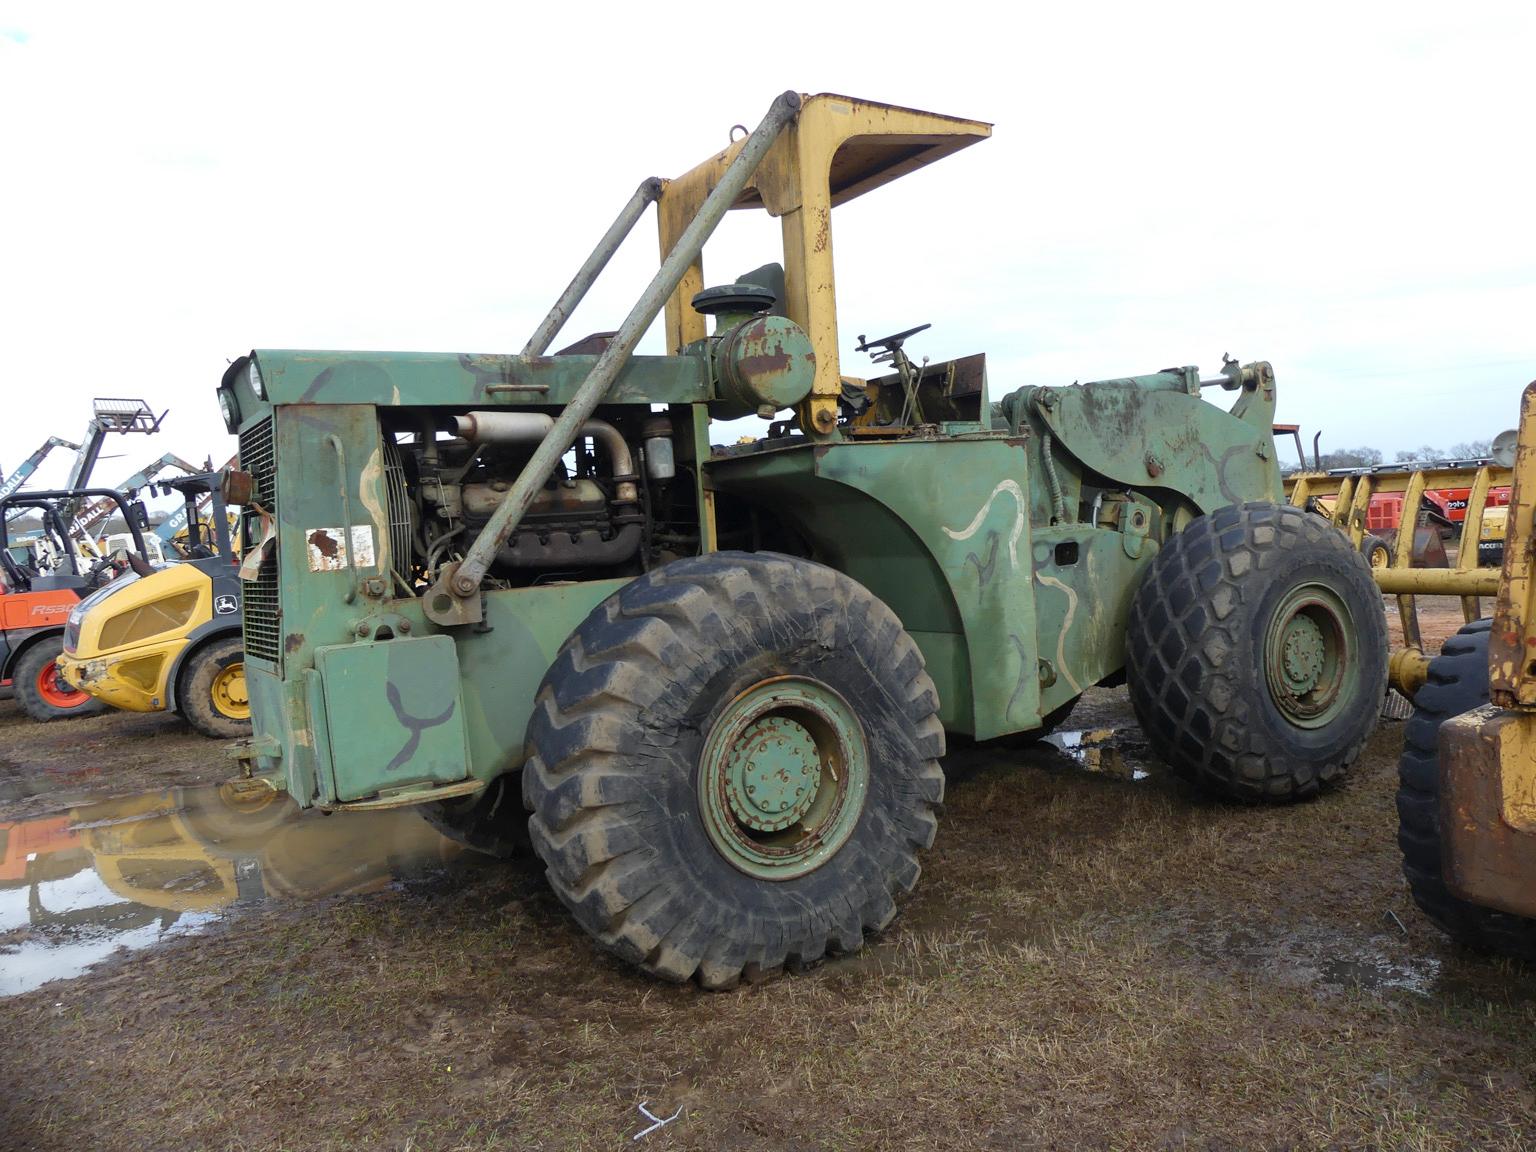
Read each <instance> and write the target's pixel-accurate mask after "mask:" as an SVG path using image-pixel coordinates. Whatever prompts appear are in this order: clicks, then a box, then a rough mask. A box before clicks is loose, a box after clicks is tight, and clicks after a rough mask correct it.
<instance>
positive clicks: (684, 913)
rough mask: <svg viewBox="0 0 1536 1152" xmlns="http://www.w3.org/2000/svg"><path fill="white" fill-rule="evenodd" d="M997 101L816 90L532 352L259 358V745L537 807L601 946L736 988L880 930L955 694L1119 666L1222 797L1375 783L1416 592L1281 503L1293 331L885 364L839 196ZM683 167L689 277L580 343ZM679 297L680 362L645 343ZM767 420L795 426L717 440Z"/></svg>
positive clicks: (1025, 707) (665, 261)
mask: <svg viewBox="0 0 1536 1152" xmlns="http://www.w3.org/2000/svg"><path fill="white" fill-rule="evenodd" d="M988 135H990V127H989V125H987V124H984V123H980V122H977V121H972V120H963V119H957V118H954V117H949V116H941V115H934V114H930V113H926V112H918V111H914V110H910V109H905V108H897V107H891V106H887V105H882V104H876V103H871V102H868V101H863V100H854V99H849V98H846V97H842V96H835V95H817V96H807V97H802V96H799V95H797V94H795V93H792V92H791V93H785V94H784V95H782V96H780V97H779V98H778V99H777V100H776V101H775V102H774V104H773V106H772V107H771V109H770V110H769V112H768V114H767V115H766V117H765V118H764V119H763V120H762V122H761V123H760V124H759V125H758V127H757V128H756V129H755V130H754V131H752V132H750V133H746V134H743V135H742V136H741V138H739V139H737V140H735V141H734V142H733V143H732V144H731V145H730V147H728V148H727V149H725V150H724V151H723V152H721V153H719V154H718V155H716V156H713V157H711V158H710V159H709V160H707V161H705V162H704V163H703V164H701V165H699V166H698V167H696V168H694V169H693V170H691V171H689V172H687V173H686V174H684V175H682V176H681V177H678V178H677V179H673V180H659V179H652V180H647V181H645V182H643V183H642V184H641V185H640V186H639V188H638V189H637V190H636V192H635V194H634V196H633V197H632V198H631V200H630V201H629V202H628V204H627V205H626V206H625V208H624V210H623V212H622V213H621V214H620V216H619V217H618V219H617V220H616V221H615V222H614V224H613V226H612V227H611V228H610V229H609V231H608V233H607V234H606V235H605V236H604V237H603V239H602V241H601V243H600V244H599V245H598V247H597V248H596V249H595V250H594V252H593V253H592V255H591V256H590V257H589V259H588V260H587V262H586V264H585V265H584V266H583V267H582V268H581V270H580V271H579V272H578V274H577V275H576V277H575V279H574V280H573V281H572V282H571V284H570V285H569V287H568V288H567V289H566V290H565V292H564V293H563V294H562V295H561V296H560V298H559V300H558V301H557V302H556V303H555V305H554V307H553V308H552V309H551V311H550V313H549V315H548V317H547V318H546V319H545V321H544V322H543V323H542V324H541V325H540V326H539V328H538V330H537V332H536V333H535V334H534V335H533V337H532V338H531V339H530V340H529V341H528V343H527V345H526V346H525V347H524V348H523V349H522V351H521V352H520V353H517V354H491V355H486V354H462V355H460V354H439V353H357V352H314V351H275V350H274V351H268V350H259V351H256V352H252V353H251V354H250V355H248V356H243V357H241V358H240V359H238V360H237V361H235V362H234V363H233V364H232V365H231V367H230V369H229V371H228V372H227V373H226V374H225V375H224V378H223V380H222V382H221V384H220V386H219V400H220V403H221V405H222V407H223V409H224V413H225V418H226V420H227V422H228V424H229V427H230V429H231V431H236V432H238V434H239V438H240V469H241V471H239V472H233V473H230V474H229V475H228V477H227V481H226V483H227V487H228V488H229V490H228V491H226V493H225V499H226V501H227V502H228V503H230V504H238V505H240V506H242V507H244V508H245V509H246V511H245V514H244V519H243V528H242V531H243V533H244V542H245V550H244V558H243V563H242V576H243V577H244V578H245V580H246V584H245V595H244V597H243V608H242V611H243V623H244V640H245V659H246V664H245V670H246V678H247V682H248V686H249V693H250V701H251V713H252V720H253V723H254V729H255V734H254V736H253V738H252V740H251V742H250V744H249V745H248V746H247V747H246V748H245V750H244V753H243V756H244V760H243V763H244V768H245V772H246V774H247V775H248V776H251V777H253V778H259V779H263V780H266V781H268V782H269V783H270V784H271V785H272V786H273V787H276V788H280V789H285V790H287V791H288V792H289V793H291V795H292V796H293V797H294V799H295V800H297V802H298V803H299V804H300V805H304V806H315V807H320V808H324V809H327V810H331V811H338V812H345V811H349V810H369V809H377V808H387V807H395V806H402V805H418V806H420V807H421V809H422V811H423V812H424V813H425V814H426V815H427V817H428V818H429V819H430V820H432V821H433V822H434V823H435V824H437V825H438V826H439V827H441V828H443V829H445V830H447V831H449V832H450V833H452V834H453V835H454V836H456V837H458V838H459V839H461V840H463V841H464V842H466V843H468V844H470V845H473V846H476V847H479V848H482V849H485V850H488V851H505V850H508V849H510V847H511V846H512V844H513V843H514V841H515V840H516V839H517V838H518V837H519V836H520V835H523V836H527V837H529V838H531V841H532V845H533V848H534V850H535V851H536V852H537V853H538V855H539V856H540V857H541V858H542V860H543V862H544V864H545V865H546V868H547V874H548V878H549V881H550V883H551V884H552V885H553V887H554V889H555V891H556V892H557V893H558V894H559V896H560V898H561V899H562V900H563V901H564V902H565V903H566V905H568V906H569V908H570V909H571V911H572V912H573V913H574V915H575V916H576V918H577V919H578V920H579V921H580V923H581V924H582V926H583V927H584V928H586V929H587V931H588V932H590V933H591V934H592V935H593V936H595V937H596V938H597V939H598V940H599V941H600V942H601V943H602V944H603V945H604V946H605V947H607V948H609V949H611V950H612V951H614V952H615V953H617V954H619V955H620V956H622V957H625V958H627V959H628V960H631V961H633V962H634V963H636V964H638V965H640V966H641V967H643V968H644V969H645V970H647V971H648V972H651V973H654V974H656V975H659V976H662V977H666V978H669V979H673V980H687V979H690V978H696V979H697V980H698V981H699V982H700V983H702V984H703V985H705V986H707V987H723V986H729V985H731V984H732V983H734V982H735V981H736V980H737V979H738V978H739V977H741V976H742V975H743V974H747V975H751V974H753V973H761V972H768V971H772V970H774V969H776V968H778V967H780V966H782V965H785V964H786V963H789V964H796V963H808V962H813V961H815V960H817V959H818V958H820V957H822V956H823V955H824V954H827V953H828V952H838V951H849V950H852V949H856V948H858V947H859V946H860V945H861V943H862V942H863V940H864V939H865V937H866V936H867V935H868V934H870V933H873V932H877V931H879V930H880V929H882V928H883V927H885V925H886V924H887V923H888V922H889V921H890V920H891V918H892V916H893V915H894V914H895V911H896V904H895V900H896V898H897V897H898V896H899V895H900V894H901V893H902V892H903V891H904V890H909V889H911V887H912V886H913V884H915V883H916V881H917V878H918V873H919V863H918V856H919V853H920V852H921V851H922V850H923V849H925V848H927V847H928V846H929V845H930V844H931V843H932V841H933V837H934V833H935V829H936V827H937V817H938V814H939V809H940V803H941V801H942V800H943V795H944V774H943V772H942V771H941V769H940V766H939V758H940V756H942V755H943V753H944V748H945V732H946V730H948V731H949V732H953V733H957V734H963V735H964V736H966V737H970V738H974V739H977V740H986V739H991V738H996V737H1003V736H1008V735H1012V734H1021V733H1029V732H1039V731H1041V730H1042V729H1044V728H1046V727H1048V726H1050V725H1051V724H1053V723H1057V722H1059V721H1060V720H1061V719H1062V718H1063V717H1064V716H1065V715H1066V713H1067V712H1068V710H1069V709H1070V708H1071V707H1072V704H1073V702H1074V701H1075V700H1076V699H1077V698H1078V697H1079V696H1080V695H1081V694H1082V693H1083V692H1084V690H1086V689H1088V688H1090V687H1092V686H1094V685H1102V684H1115V683H1119V682H1121V681H1122V680H1124V681H1128V683H1129V688H1130V692H1131V696H1132V699H1133V701H1134V704H1135V708H1136V712H1137V715H1138V716H1139V718H1140V720H1141V723H1142V724H1143V726H1144V727H1145V728H1146V731H1147V735H1148V737H1149V738H1150V739H1151V740H1152V741H1153V743H1154V745H1155V747H1156V749H1157V750H1158V751H1159V753H1160V754H1161V755H1162V756H1163V757H1165V758H1166V760H1167V761H1168V763H1169V764H1170V765H1171V766H1172V768H1173V769H1174V770H1176V771H1177V772H1178V773H1180V774H1182V775H1184V776H1186V777H1188V778H1190V779H1191V780H1194V781H1196V782H1198V783H1199V784H1200V785H1202V786H1204V787H1206V788H1208V789H1210V790H1212V791H1214V792H1216V793H1219V794H1221V795H1224V796H1228V797H1231V798H1234V799H1237V800H1242V801H1254V802H1283V801H1290V800H1295V799H1300V798H1304V797H1309V796H1312V795H1314V794H1316V793H1317V792H1318V790H1319V789H1321V788H1324V787H1326V786H1328V785H1329V784H1330V783H1332V782H1333V781H1336V780H1337V779H1338V778H1339V777H1340V776H1341V774H1342V773H1343V772H1344V771H1345V770H1346V769H1347V768H1348V766H1349V765H1350V763H1351V761H1353V760H1354V759H1355V757H1356V756H1357V755H1358V753H1359V752H1360V749H1361V747H1362V746H1363V744H1364V743H1365V741H1366V739H1367V737H1368V736H1369V735H1370V733H1371V731H1372V728H1373V725H1374V723H1375V717H1376V715H1377V712H1378V710H1379V708H1380V705H1381V701H1382V697H1383V694H1384V692H1385V688H1386V674H1387V651H1386V635H1385V621H1384V617H1383V613H1382V608H1381V600H1380V596H1379V594H1378V593H1377V591H1376V589H1375V586H1374V585H1373V583H1372V581H1371V576H1370V572H1369V571H1368V569H1367V567H1366V564H1365V561H1364V560H1363V559H1362V558H1361V557H1360V555H1359V553H1358V552H1357V551H1356V550H1355V549H1354V548H1353V547H1352V546H1351V544H1350V542H1349V541H1348V540H1347V539H1346V538H1345V537H1344V536H1342V535H1341V534H1340V533H1339V532H1337V531H1336V530H1335V529H1334V528H1333V527H1332V526H1331V525H1329V524H1328V523H1327V522H1326V521H1324V520H1323V519H1321V518H1319V517H1315V516H1309V515H1307V514H1306V513H1304V512H1302V511H1301V510H1300V509H1296V508H1291V507H1288V506H1287V505H1286V504H1285V503H1284V498H1283V494H1282V491H1281V483H1280V473H1279V470H1278V467H1277V464H1276V453H1275V445H1274V442H1273V439H1272V434H1271V430H1270V429H1271V425H1272V423H1273V421H1274V414H1275V380H1274V376H1273V374H1272V372H1271V370H1270V366H1269V365H1268V364H1266V363H1263V362H1256V363H1246V364H1243V363H1238V362H1237V361H1235V360H1230V359H1229V360H1227V361H1226V362H1225V364H1224V365H1223V367H1222V369H1221V370H1220V372H1219V374H1217V375H1215V376H1213V377H1211V378H1208V379H1203V378H1202V377H1201V374H1200V373H1199V372H1198V371H1197V370H1196V369H1195V368H1173V369H1166V370H1163V371H1159V372H1154V373H1151V374H1149V375H1142V376H1131V377H1124V378H1117V379H1110V380H1103V381H1098V382H1094V383H1087V384H1071V385H1063V386H1047V387H1040V386H1025V387H1017V388H1013V389H1012V390H1009V391H1007V392H1005V393H1003V394H1002V395H1001V396H1000V398H997V399H994V398H993V396H994V394H993V388H992V385H991V383H990V382H989V380H988V373H987V365H986V361H985V358H984V357H983V356H980V355H977V356H968V357H964V358H961V359H956V360H949V361H944V362H939V363H930V362H929V361H928V360H926V359H923V358H921V357H920V356H916V357H915V356H914V354H913V353H914V351H915V346H920V342H921V341H922V339H923V337H922V335H921V333H922V330H923V329H922V327H917V328H910V329H908V330H905V331H900V332H897V333H896V334H894V335H891V336H886V337H883V338H876V339H866V338H864V337H862V336H861V337H860V338H859V342H858V349H859V350H860V351H861V352H863V353H866V354H868V355H869V356H870V357H871V359H872V360H873V361H874V363H876V364H877V365H879V366H880V367H879V369H878V372H877V374H875V375H872V376H871V377H870V378H867V379H855V378H852V377H850V376H846V375H844V373H843V365H842V363H841V360H840V356H839V348H840V341H839V333H838V317H837V314H836V310H835V307H834V300H835V286H834V280H833V259H832V257H833V245H832V230H831V225H832V209H833V208H834V207H836V206H838V205H841V204H843V203H845V202H847V201H849V200H852V199H853V198H855V197H857V196H861V195H863V194H864V193H866V192H870V191H872V190H874V189H876V188H878V187H879V186H881V185H883V184H886V183H888V182H890V181H892V180H894V179H896V178H898V177H900V176H903V175H906V174H908V173H910V172H913V171H915V170H917V169H920V168H922V167H924V166H925V165H927V164H930V163H932V162H933V161H935V160H937V159H940V158H941V157H944V156H947V155H949V154H950V153H952V152H955V151H958V150H960V149H962V148H965V147H966V146H968V145H970V144H973V143H975V142H977V141H979V140H982V139H985V138H986V137H987V136H988ZM652 202H654V203H655V204H656V206H657V218H658V222H659V228H660V240H661V244H660V247H661V252H662V259H661V263H660V267H659V270H658V271H657V273H656V276H655V278H654V279H653V280H652V281H651V283H650V285H649V286H648V287H647V288H646V289H645V291H644V293H643V294H642V295H641V296H640V298H639V300H638V301H637V302H636V304H635V305H634V308H633V310H632V311H631V312H630V313H629V315H628V317H627V318H626V319H625V320H624V321H623V323H622V324H621V325H620V326H619V327H618V328H617V330H615V331H612V332H605V333H600V334H598V335H596V336H592V337H588V338H587V339H585V340H582V341H580V342H579V343H577V344H574V345H572V346H571V347H569V348H567V349H566V350H565V351H562V352H558V353H555V354H553V355H551V354H548V353H547V349H548V348H549V347H550V346H551V345H552V343H553V342H554V338H555V336H556V335H557V334H558V332H559V330H560V329H561V327H562V326H563V325H564V322H565V320H566V318H567V317H568V316H569V315H570V314H571V311H572V309H573V308H574V307H575V306H576V303H577V302H578V301H579V300H580V299H581V298H582V296H583V295H584V294H585V293H586V291H587V290H588V288H589V287H590V285H591V283H592V282H593V280H594V279H595V277H596V276H597V274H598V273H599V272H600V271H601V270H602V268H603V266H604V265H605V264H606V263H607V261H608V259H609V257H610V256H611V255H612V254H613V252H614V251H615V250H616V248H617V247H618V245H619V244H620V242H621V241H622V240H623V238H624V236H625V235H626V234H627V233H628V232H630V231H631V230H632V228H633V226H634V224H635V223H636V222H637V220H638V219H639V218H640V216H641V215H642V214H643V213H644V212H645V211H646V210H647V208H648V206H649V204H651V203H652ZM733 209H736V210H743V211H766V212H768V213H769V214H770V215H771V216H774V217H776V218H778V220H779V221H780V224H781V228H782V238H783V247H782V252H781V253H779V252H771V253H764V257H765V258H767V257H778V259H775V260H774V262H773V263H770V264H765V265H764V266H763V267H761V268H758V269H756V270H755V271H752V272H750V273H747V274H746V275H743V276H740V277H738V278H736V279H735V280H732V281H729V282H723V283H720V284H718V285H717V286H714V287H706V284H705V281H704V275H703V264H702V255H701V253H702V251H703V246H704V243H705V240H706V239H707V238H708V236H709V235H710V233H711V232H712V231H713V230H714V229H715V227H716V226H717V225H718V224H719V223H720V221H721V220H722V219H723V217H724V216H725V214H726V213H727V211H729V210H733ZM663 309H665V331H666V339H667V347H668V349H669V350H668V352H667V354H665V355H653V356H637V355H635V354H634V352H635V347H636V345H637V343H638V341H639V339H640V337H641V335H642V334H643V333H644V332H645V331H646V329H647V327H648V326H649V325H650V324H651V323H652V322H653V320H654V319H655V318H656V316H657V315H658V314H660V313H661V312H662V310H663ZM903 319H907V318H905V317H904V318H903ZM914 319H915V318H914ZM924 327H925V326H924ZM1207 395H1210V396H1212V398H1213V399H1221V400H1223V405H1222V406H1218V405H1217V404H1214V403H1212V402H1210V401H1209V400H1207V399H1206V396H1207ZM736 418H756V419H757V420H758V421H759V423H758V424H757V425H756V427H757V429H758V434H757V435H756V436H754V437H752V438H750V439H749V440H748V441H747V442H743V443H733V444H732V446H730V447H727V448H717V447H712V446H711V443H710V421H711V420H712V419H713V420H721V419H736ZM722 438H723V439H730V440H733V441H734V440H736V439H737V434H736V433H735V432H734V431H733V432H732V433H731V434H730V435H728V436H723V437H722ZM525 809H526V814H525Z"/></svg>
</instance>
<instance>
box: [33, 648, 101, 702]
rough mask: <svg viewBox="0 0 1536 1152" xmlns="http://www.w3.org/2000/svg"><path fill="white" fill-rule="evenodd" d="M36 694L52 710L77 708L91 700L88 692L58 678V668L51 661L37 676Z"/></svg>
mask: <svg viewBox="0 0 1536 1152" xmlns="http://www.w3.org/2000/svg"><path fill="white" fill-rule="evenodd" d="M37 694H38V695H39V696H41V697H42V698H43V702H44V703H45V704H49V705H51V706H52V707H54V708H78V707H80V705H82V704H84V703H85V702H86V701H87V700H89V699H90V698H91V694H90V693H89V692H83V691H81V690H80V689H79V688H76V687H74V686H72V685H71V684H70V683H69V682H68V681H67V680H65V679H64V677H62V676H60V675H59V666H58V664H57V663H55V662H54V661H52V660H50V661H48V663H46V664H44V665H43V667H42V669H41V670H40V671H39V672H38V674H37Z"/></svg>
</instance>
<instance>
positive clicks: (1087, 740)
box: [1041, 728, 1153, 780]
mask: <svg viewBox="0 0 1536 1152" xmlns="http://www.w3.org/2000/svg"><path fill="white" fill-rule="evenodd" d="M1041 743H1042V744H1049V745H1050V746H1051V747H1053V748H1055V749H1056V750H1057V751H1058V752H1060V753H1062V755H1064V756H1067V757H1069V758H1070V759H1072V760H1074V761H1076V763H1077V765H1078V766H1079V767H1081V768H1086V769H1088V771H1090V772H1101V773H1103V774H1104V775H1105V776H1113V777H1114V778H1115V779H1117V780H1145V779H1146V778H1147V777H1148V776H1149V775H1151V773H1150V772H1149V771H1148V769H1147V766H1148V765H1149V764H1150V763H1151V762H1152V760H1153V756H1152V747H1151V745H1149V744H1148V743H1147V740H1146V737H1144V736H1143V735H1142V734H1141V729H1139V728H1085V729H1082V730H1080V731H1075V732H1053V733H1051V734H1050V735H1049V736H1047V737H1045V738H1044V739H1043V740H1042V741H1041Z"/></svg>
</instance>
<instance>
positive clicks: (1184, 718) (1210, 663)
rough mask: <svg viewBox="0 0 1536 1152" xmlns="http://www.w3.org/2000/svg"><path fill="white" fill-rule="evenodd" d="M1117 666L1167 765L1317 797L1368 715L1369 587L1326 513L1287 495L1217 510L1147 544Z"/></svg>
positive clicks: (1371, 677)
mask: <svg viewBox="0 0 1536 1152" xmlns="http://www.w3.org/2000/svg"><path fill="white" fill-rule="evenodd" d="M1127 678H1128V681H1129V686H1130V695H1131V703H1132V705H1133V706H1134V707H1135V709H1136V716H1137V719H1138V720H1139V721H1140V722H1141V726H1142V728H1143V730H1145V732H1146V734H1147V738H1148V740H1149V741H1151V743H1152V746H1153V748H1154V749H1155V750H1156V751H1157V752H1158V754H1159V755H1160V756H1161V757H1162V758H1163V759H1164V760H1166V761H1167V762H1168V764H1169V765H1170V766H1171V767H1172V768H1173V769H1174V771H1175V772H1176V773H1178V774H1179V775H1181V776H1183V777H1185V778H1186V779H1189V780H1191V781H1193V782H1195V783H1196V784H1198V785H1200V786H1201V787H1203V788H1206V789H1208V790H1209V791H1211V792H1214V793H1216V794H1218V795H1221V796H1225V797H1228V798H1229V799H1233V800H1240V801H1245V802H1264V803H1283V802H1287V801H1292V800H1301V799H1305V798H1307V797H1310V796H1315V795H1316V794H1317V793H1318V791H1319V790H1320V789H1322V788H1324V787H1327V786H1328V785H1330V784H1332V783H1334V782H1335V781H1337V780H1338V779H1340V778H1341V777H1342V776H1343V774H1344V771H1345V769H1346V768H1348V767H1349V765H1350V764H1351V763H1353V762H1354V760H1355V758H1356V757H1357V756H1358V755H1359V754H1360V750H1361V749H1362V748H1363V747H1364V746H1365V742H1366V740H1367V739H1369V738H1370V735H1371V733H1372V732H1373V731H1374V730H1375V727H1376V720H1377V716H1378V714H1379V712H1380V710H1381V703H1382V700H1383V699H1384V697H1385V694H1386V686H1387V625H1386V618H1385V615H1384V614H1383V612H1382V608H1381V595H1380V593H1379V592H1377V590H1376V585H1375V583H1374V581H1373V580H1372V579H1371V573H1370V569H1369V568H1368V567H1367V566H1366V562H1365V558H1364V557H1363V556H1361V555H1360V553H1359V552H1357V551H1356V550H1355V548H1354V547H1353V546H1352V545H1351V544H1350V542H1349V540H1348V538H1347V537H1345V536H1344V534H1343V533H1341V532H1339V531H1338V529H1336V528H1334V527H1333V526H1332V525H1331V524H1329V523H1328V522H1327V521H1325V520H1323V519H1321V518H1319V517H1317V516H1313V515H1311V514H1309V513H1307V512H1304V511H1302V510H1301V509H1300V508H1293V507H1290V506H1289V505H1284V504H1268V503H1262V504H1238V505H1234V506H1232V507H1228V508H1222V509H1219V510H1218V511H1216V512H1212V513H1211V514H1210V515H1209V516H1203V517H1201V518H1200V519H1198V520H1196V521H1195V522H1194V523H1192V524H1191V525H1190V526H1189V527H1188V528H1186V529H1185V530H1184V531H1183V532H1181V533H1179V534H1178V535H1177V536H1175V537H1174V538H1173V539H1172V540H1170V541H1169V542H1168V543H1167V544H1165V545H1164V546H1163V548H1162V550H1161V551H1160V552H1159V553H1158V554H1157V556H1155V557H1154V558H1153V560H1152V563H1151V565H1150V566H1149V568H1148V571H1147V574H1146V577H1145V578H1144V579H1143V580H1142V582H1141V585H1140V587H1139V588H1138V589H1137V590H1136V596H1135V599H1134V600H1133V601H1132V604H1131V614H1130V634H1129V636H1128V638H1127Z"/></svg>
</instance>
